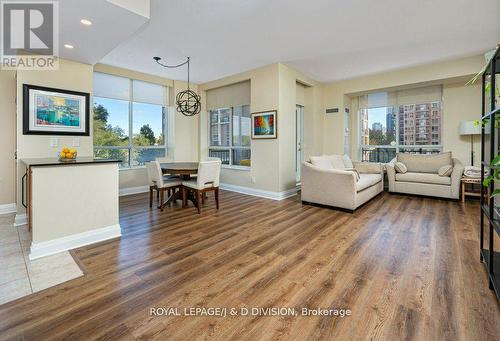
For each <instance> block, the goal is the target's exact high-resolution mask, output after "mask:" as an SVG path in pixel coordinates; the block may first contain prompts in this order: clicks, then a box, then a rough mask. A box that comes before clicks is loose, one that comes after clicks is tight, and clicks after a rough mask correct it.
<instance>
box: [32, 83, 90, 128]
mask: <svg viewBox="0 0 500 341" xmlns="http://www.w3.org/2000/svg"><path fill="white" fill-rule="evenodd" d="M89 103H90V94H88V93H85V92H77V91H69V90H61V89H53V88H46V87H42V86H35V85H29V84H23V134H25V135H28V134H32V135H76V136H89V135H90V125H89V112H90V108H89Z"/></svg>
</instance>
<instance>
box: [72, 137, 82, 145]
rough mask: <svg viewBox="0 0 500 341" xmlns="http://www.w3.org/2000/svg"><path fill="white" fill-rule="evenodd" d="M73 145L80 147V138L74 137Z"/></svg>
mask: <svg viewBox="0 0 500 341" xmlns="http://www.w3.org/2000/svg"><path fill="white" fill-rule="evenodd" d="M73 147H80V138H79V137H73Z"/></svg>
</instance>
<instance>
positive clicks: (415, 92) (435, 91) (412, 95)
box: [397, 85, 443, 105]
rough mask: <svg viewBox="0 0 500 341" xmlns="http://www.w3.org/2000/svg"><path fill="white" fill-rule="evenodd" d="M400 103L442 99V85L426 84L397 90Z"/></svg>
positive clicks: (417, 102)
mask: <svg viewBox="0 0 500 341" xmlns="http://www.w3.org/2000/svg"><path fill="white" fill-rule="evenodd" d="M397 95H398V104H399V105H402V104H419V103H426V102H435V101H441V98H442V97H443V90H442V87H441V85H436V86H426V87H421V88H413V89H408V90H400V91H398V92H397Z"/></svg>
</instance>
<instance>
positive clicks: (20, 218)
mask: <svg viewBox="0 0 500 341" xmlns="http://www.w3.org/2000/svg"><path fill="white" fill-rule="evenodd" d="M27 223H28V217H27V216H26V213H22V214H19V213H18V214H16V218H15V219H14V226H23V225H26V224H27Z"/></svg>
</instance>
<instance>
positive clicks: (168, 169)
mask: <svg viewBox="0 0 500 341" xmlns="http://www.w3.org/2000/svg"><path fill="white" fill-rule="evenodd" d="M160 167H161V171H162V172H163V174H168V175H179V176H180V177H181V178H182V179H183V180H189V179H190V178H191V175H193V174H196V173H198V162H184V161H182V162H165V163H160Z"/></svg>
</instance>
